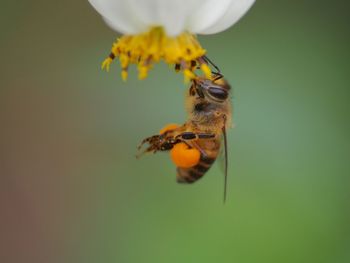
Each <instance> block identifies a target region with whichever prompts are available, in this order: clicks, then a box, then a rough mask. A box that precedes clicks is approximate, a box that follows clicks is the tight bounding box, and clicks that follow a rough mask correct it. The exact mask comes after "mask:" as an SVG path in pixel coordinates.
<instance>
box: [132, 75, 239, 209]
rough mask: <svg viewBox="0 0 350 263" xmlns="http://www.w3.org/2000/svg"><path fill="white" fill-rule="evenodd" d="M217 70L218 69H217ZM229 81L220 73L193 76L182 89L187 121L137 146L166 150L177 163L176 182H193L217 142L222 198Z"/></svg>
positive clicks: (207, 166) (208, 162) (214, 156)
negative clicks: (188, 84) (221, 169)
mask: <svg viewBox="0 0 350 263" xmlns="http://www.w3.org/2000/svg"><path fill="white" fill-rule="evenodd" d="M217 74H218V73H217ZM230 89H231V88H230V85H229V84H228V83H227V82H226V81H225V80H224V79H223V78H222V75H221V74H219V75H218V76H216V77H214V78H213V80H211V79H208V78H205V77H197V78H196V79H194V80H192V83H191V86H190V88H189V89H188V91H187V92H186V93H187V94H186V109H187V113H188V119H187V121H186V122H185V123H184V124H183V125H181V126H176V125H169V126H167V127H165V128H164V129H163V130H162V131H161V132H160V134H157V135H154V136H151V137H148V138H145V139H144V140H143V141H142V142H141V144H140V146H139V147H138V149H139V150H140V149H141V148H142V146H143V145H144V144H146V143H148V147H147V148H146V149H145V150H144V151H143V152H141V153H140V155H141V154H142V153H145V152H153V153H155V152H157V151H170V153H171V157H172V159H173V161H174V162H175V164H176V165H177V176H176V179H177V182H179V183H194V182H196V181H197V180H198V179H200V178H202V176H203V175H204V174H205V173H206V172H207V171H208V170H209V169H210V167H211V166H212V165H213V163H214V162H215V160H216V159H217V157H218V155H219V153H220V149H221V145H222V144H223V147H224V149H223V153H224V158H225V159H224V166H225V167H224V170H225V171H224V172H225V179H224V202H225V200H226V185H227V165H228V163H227V138H226V128H227V127H230V126H231V115H232V109H231V101H230Z"/></svg>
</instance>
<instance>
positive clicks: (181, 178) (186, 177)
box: [176, 140, 220, 183]
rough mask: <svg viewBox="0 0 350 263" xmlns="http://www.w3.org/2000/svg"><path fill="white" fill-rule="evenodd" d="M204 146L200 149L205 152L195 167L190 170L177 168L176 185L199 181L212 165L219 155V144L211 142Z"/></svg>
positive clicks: (214, 141)
mask: <svg viewBox="0 0 350 263" xmlns="http://www.w3.org/2000/svg"><path fill="white" fill-rule="evenodd" d="M200 146H202V145H200ZM203 146H204V145H203ZM205 146H206V147H201V148H202V150H203V151H204V152H205V155H204V154H201V157H200V160H199V163H198V164H197V165H195V166H193V167H190V168H181V167H177V176H176V180H177V182H178V183H194V182H195V181H197V180H198V179H200V178H201V177H202V176H203V175H204V174H205V173H206V172H207V171H208V170H209V169H210V167H211V166H212V165H213V163H214V162H215V160H216V158H217V156H218V153H219V149H220V142H219V141H217V140H211V141H210V142H209V145H208V142H207V143H206V145H205ZM208 146H210V147H208ZM208 148H209V149H208Z"/></svg>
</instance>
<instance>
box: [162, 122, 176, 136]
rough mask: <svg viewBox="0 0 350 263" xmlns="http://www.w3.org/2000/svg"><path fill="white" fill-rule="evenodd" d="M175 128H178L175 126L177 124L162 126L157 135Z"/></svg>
mask: <svg viewBox="0 0 350 263" xmlns="http://www.w3.org/2000/svg"><path fill="white" fill-rule="evenodd" d="M177 127H179V125H177V124H175V123H171V124H168V125H166V126H164V127H163V128H162V129H161V130H160V131H159V134H163V133H166V132H167V131H172V130H175V129H176V128H177Z"/></svg>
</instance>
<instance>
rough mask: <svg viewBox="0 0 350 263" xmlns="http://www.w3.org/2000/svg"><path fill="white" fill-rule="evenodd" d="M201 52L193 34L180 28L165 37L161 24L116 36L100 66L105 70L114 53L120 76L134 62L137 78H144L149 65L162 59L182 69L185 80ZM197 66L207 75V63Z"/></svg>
mask: <svg viewBox="0 0 350 263" xmlns="http://www.w3.org/2000/svg"><path fill="white" fill-rule="evenodd" d="M205 53H206V51H205V50H204V49H203V48H202V47H201V45H200V44H199V42H198V40H197V38H196V37H195V36H194V35H192V34H190V33H188V32H183V33H182V34H180V35H178V36H176V37H169V36H167V35H166V33H165V31H164V29H163V28H162V27H153V28H152V29H151V30H150V31H148V32H146V33H142V34H138V35H124V36H122V37H121V38H119V39H118V40H117V41H116V42H115V43H114V44H113V47H112V50H111V55H110V56H109V57H108V58H106V59H105V60H104V61H103V63H102V68H103V69H106V70H107V71H108V70H109V67H110V64H111V63H112V60H113V59H114V57H118V58H119V61H120V64H121V67H122V78H123V79H124V80H125V79H126V78H127V69H128V66H129V65H130V64H136V65H137V68H138V71H139V78H140V79H144V78H146V77H147V75H148V71H149V70H150V69H151V68H152V66H153V65H154V64H155V63H158V62H159V61H161V60H163V61H165V63H167V64H169V65H172V66H175V65H176V68H177V69H180V70H182V71H183V73H184V76H185V79H187V80H189V79H193V78H195V77H196V75H195V73H194V71H195V70H196V66H195V65H196V64H197V62H198V61H199V59H200V58H201V57H203V56H204V55H205ZM193 64H194V65H193ZM198 64H199V63H198ZM200 68H201V70H202V71H203V73H204V74H205V76H206V77H209V78H210V76H211V70H210V68H209V66H208V65H207V64H201V66H200Z"/></svg>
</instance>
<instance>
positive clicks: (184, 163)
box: [170, 142, 201, 168]
mask: <svg viewBox="0 0 350 263" xmlns="http://www.w3.org/2000/svg"><path fill="white" fill-rule="evenodd" d="M170 156H171V159H172V161H173V162H174V163H175V165H176V166H177V167H181V168H190V167H193V166H195V165H197V164H198V163H199V159H200V157H201V154H200V152H199V151H198V150H197V149H195V148H190V147H189V146H188V145H187V144H186V143H183V142H180V143H178V144H175V145H174V147H173V148H172V149H171V151H170Z"/></svg>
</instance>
